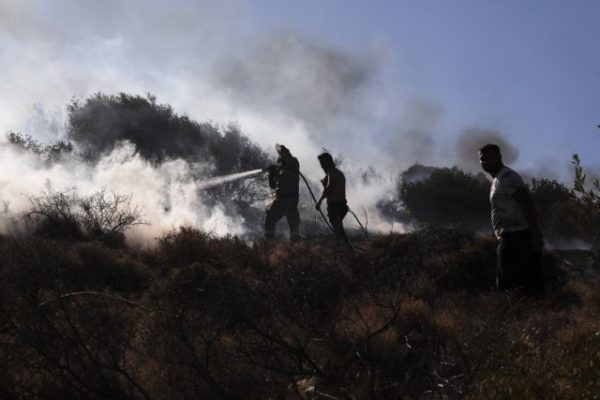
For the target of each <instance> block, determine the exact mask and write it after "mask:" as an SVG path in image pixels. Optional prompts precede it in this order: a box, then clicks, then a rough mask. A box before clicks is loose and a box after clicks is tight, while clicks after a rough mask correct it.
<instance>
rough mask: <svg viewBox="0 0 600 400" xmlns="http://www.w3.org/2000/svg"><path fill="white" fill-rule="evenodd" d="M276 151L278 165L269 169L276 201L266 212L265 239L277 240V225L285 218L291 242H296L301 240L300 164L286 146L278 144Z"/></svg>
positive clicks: (270, 182)
mask: <svg viewBox="0 0 600 400" xmlns="http://www.w3.org/2000/svg"><path fill="white" fill-rule="evenodd" d="M275 150H276V151H277V154H278V158H277V163H276V164H275V165H272V166H270V167H269V168H268V171H269V186H270V187H271V189H274V190H275V199H274V200H273V201H272V202H271V203H270V204H269V206H268V207H267V210H266V216H265V238H266V239H274V238H275V225H276V224H277V221H279V220H280V219H281V218H283V217H284V216H285V217H286V219H287V222H288V226H289V229H290V241H292V242H295V241H297V240H298V239H300V232H299V230H300V214H299V213H298V195H299V186H300V177H299V173H300V163H299V162H298V159H297V158H296V157H294V156H292V153H290V150H289V149H288V148H287V147H285V146H284V145H282V144H276V145H275Z"/></svg>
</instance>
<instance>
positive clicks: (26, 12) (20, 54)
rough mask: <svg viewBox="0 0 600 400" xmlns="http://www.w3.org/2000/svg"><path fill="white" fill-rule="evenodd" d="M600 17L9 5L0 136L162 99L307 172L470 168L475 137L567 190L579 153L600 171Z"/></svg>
mask: <svg viewBox="0 0 600 400" xmlns="http://www.w3.org/2000/svg"><path fill="white" fill-rule="evenodd" d="M598 21H600V2H599V1H591V0H590V1H583V0H582V1H562V0H544V1H542V0H538V1H475V0H472V1H469V0H454V1H441V0H440V1H432V0H420V1H416V0H414V1H408V0H406V1H391V0H390V1H384V0H379V1H343V0H326V1H323V0H321V1H308V0H305V1H302V2H292V1H276V0H256V1H251V0H226V1H208V0H203V1H172V0H171V1H157V0H151V1H141V0H129V1H116V0H108V1H100V0H97V1H93V0H85V1H78V0H57V1H52V2H48V1H42V0H24V1H17V0H0V72H1V73H2V85H0V132H1V133H4V132H6V131H8V130H13V131H21V132H23V133H29V134H31V135H32V136H34V137H39V138H44V139H52V138H53V137H56V136H57V135H58V136H59V135H60V134H61V133H62V132H63V131H64V114H65V113H64V108H65V105H66V104H67V103H69V101H70V100H71V98H73V97H78V98H85V97H86V96H89V95H90V94H93V93H95V92H98V91H102V92H105V93H118V92H119V91H125V92H128V93H132V94H144V93H146V92H151V93H153V94H154V95H156V96H157V99H158V101H159V102H162V103H169V104H171V105H173V107H174V109H175V111H176V112H178V113H181V114H188V115H190V117H192V118H194V119H197V120H199V121H205V120H211V121H213V122H217V123H228V122H230V121H237V122H238V123H239V124H240V126H241V128H242V130H243V131H244V132H246V133H247V134H249V135H250V136H251V138H253V139H254V140H256V141H258V142H259V143H260V144H261V145H263V146H265V147H268V146H270V145H271V144H272V143H275V142H283V143H287V144H288V147H291V148H292V149H294V148H295V149H297V153H298V154H299V156H300V157H305V158H306V159H307V160H308V159H309V157H310V158H312V157H313V156H314V153H315V152H316V151H318V149H320V148H321V147H327V148H328V149H330V150H331V151H333V152H334V153H336V154H343V155H344V156H346V158H347V160H348V162H349V164H356V165H359V166H366V165H372V166H374V167H376V168H378V169H379V170H380V171H382V173H384V174H387V173H390V174H392V173H394V171H397V170H398V169H399V168H402V167H405V166H407V165H410V164H411V163H413V162H421V163H424V164H433V165H453V164H455V163H458V164H459V165H465V166H467V164H469V161H468V160H465V159H464V158H462V159H461V158H460V157H459V156H458V155H457V154H458V153H460V149H458V150H457V149H456V144H457V142H458V140H459V138H460V137H462V136H463V132H464V131H465V130H467V129H471V131H473V129H475V130H476V131H481V132H482V135H484V134H485V132H490V131H493V132H496V133H497V134H499V135H500V136H501V137H502V138H504V140H505V141H506V142H507V143H510V144H511V145H513V146H514V147H516V148H517V149H518V157H516V159H515V160H513V162H514V166H516V167H517V168H521V169H523V170H524V171H527V173H529V174H533V175H536V174H537V175H548V176H550V177H559V176H560V177H562V178H563V179H568V173H569V161H570V159H571V154H573V153H579V154H580V156H581V158H582V160H583V163H584V165H586V166H588V167H590V168H594V169H600V158H599V157H598V156H597V154H596V153H597V151H598V149H600V130H599V129H598V128H597V125H598V124H600V107H599V105H600V45H599V44H598V43H599V42H600V41H599V40H598V38H600V23H599V22H598ZM467 154H468V153H467ZM463 157H464V156H463ZM475 157H476V154H474V155H473V158H474V159H475ZM470 167H471V168H474V167H473V165H472V164H470ZM475 168H476V166H475Z"/></svg>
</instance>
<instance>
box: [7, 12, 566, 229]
mask: <svg viewBox="0 0 600 400" xmlns="http://www.w3.org/2000/svg"><path fill="white" fill-rule="evenodd" d="M250 8H251V7H250V3H248V2H246V1H233V0H230V1H224V2H219V3H218V4H216V3H214V2H208V1H199V2H193V3H192V2H184V1H176V2H172V3H166V2H162V1H147V2H141V1H128V2H118V1H108V2H103V3H102V5H101V6H100V5H98V4H91V3H90V4H88V3H85V4H84V3H81V2H78V1H72V0H69V1H63V2H61V6H60V7H55V6H51V5H49V4H46V3H44V2H42V1H37V0H27V1H22V2H4V3H2V4H1V5H0V18H1V20H0V32H1V33H2V35H3V38H2V41H1V42H0V54H1V56H2V59H3V60H6V63H5V65H4V66H3V74H4V75H3V76H4V83H3V85H2V87H1V88H0V133H5V132H8V131H15V132H22V133H24V134H28V135H32V136H33V137H34V139H37V140H41V141H46V142H52V141H55V140H57V139H67V138H70V139H71V140H74V141H75V142H76V144H77V145H78V146H79V149H80V150H82V151H84V152H85V151H88V152H91V153H90V154H92V153H93V154H94V157H95V158H96V161H97V163H96V164H93V165H85V164H78V163H77V161H73V160H71V161H68V162H67V161H65V163H59V164H54V165H52V166H51V167H49V168H46V169H44V168H42V167H41V166H39V165H38V164H36V161H35V160H32V159H31V157H29V156H26V155H23V154H17V153H14V154H13V153H12V152H11V150H10V147H4V148H3V149H2V152H3V160H2V163H3V165H4V168H3V172H2V174H3V176H2V178H1V179H0V181H1V182H2V186H1V187H2V192H1V195H0V198H2V199H3V200H4V201H7V202H8V203H9V204H10V207H11V209H12V210H15V211H16V210H23V209H24V208H25V205H26V204H27V201H26V200H24V199H27V196H31V195H35V194H36V193H39V191H40V190H41V189H42V188H43V187H44V185H45V184H46V182H47V181H49V182H50V184H51V185H52V186H53V187H54V188H56V189H57V190H61V189H62V188H65V187H75V186H76V187H78V188H79V187H82V188H85V189H81V190H84V191H85V192H89V191H91V190H92V186H93V187H94V188H96V189H101V188H103V187H107V188H108V189H110V190H112V189H114V190H119V191H125V192H127V193H133V194H134V201H141V199H144V202H145V201H148V202H150V205H148V207H144V209H145V210H146V213H148V215H147V218H149V219H150V218H157V219H158V220H160V221H162V222H157V226H161V227H170V226H172V225H177V224H180V223H190V221H192V222H193V225H194V226H204V223H200V222H199V221H211V216H212V215H218V212H217V210H216V209H212V208H211V207H213V208H214V206H215V205H214V203H212V202H210V201H208V200H206V199H203V198H202V195H201V194H198V193H195V194H194V193H192V192H193V190H192V189H191V187H192V177H193V178H194V179H195V178H198V177H206V176H208V175H211V174H215V173H216V172H218V173H223V174H227V173H234V172H243V171H241V170H234V165H235V163H233V162H230V161H229V160H223V159H218V158H216V157H214V155H216V154H219V155H221V156H223V155H224V154H226V153H228V150H227V149H228V147H227V146H228V145H229V144H228V143H227V140H225V139H224V140H222V141H213V144H214V143H216V144H218V145H214V146H213V148H212V150H211V152H210V154H211V155H209V154H208V153H202V152H201V151H199V149H200V148H201V147H202V148H203V145H202V146H200V145H199V144H198V142H197V140H198V139H199V136H198V135H196V136H194V134H189V133H190V132H191V131H194V130H195V129H196V130H198V131H202V129H203V127H205V128H207V129H209V128H210V129H213V130H215V131H220V132H221V133H224V132H225V131H226V130H227V128H226V127H227V126H228V124H230V123H231V122H235V123H237V124H238V126H239V130H240V131H241V133H242V136H243V137H244V138H245V137H246V136H247V138H248V139H249V140H250V141H251V142H252V143H254V142H256V143H257V144H258V146H260V149H261V150H262V151H264V152H265V153H266V154H267V155H268V156H271V157H272V156H273V155H274V151H273V147H272V146H273V144H275V143H283V144H285V145H286V146H287V147H289V148H290V149H291V150H292V153H293V154H294V155H295V156H297V157H298V158H299V160H300V165H301V168H302V171H303V172H304V173H305V174H306V175H307V176H309V177H311V178H312V179H314V180H315V181H316V180H317V179H318V178H320V177H321V175H322V171H321V170H320V168H319V166H318V163H317V162H316V155H317V154H318V153H319V152H320V150H321V148H323V147H325V148H327V149H328V150H330V151H331V152H332V153H333V154H334V156H336V157H338V158H343V164H342V169H343V170H344V172H345V173H346V174H347V177H348V197H349V200H350V203H351V206H352V208H354V209H355V210H360V209H362V208H364V209H365V210H367V211H368V212H369V214H370V223H371V227H379V228H381V229H388V228H389V222H388V221H387V220H386V219H385V218H381V217H380V216H379V215H378V212H377V210H376V209H375V204H376V203H377V201H378V200H379V199H381V198H382V197H384V196H386V195H388V194H389V193H390V192H393V191H394V185H395V178H396V177H397V175H398V173H399V172H400V171H401V170H403V169H405V168H407V167H409V166H410V165H412V164H413V163H416V162H420V163H424V164H427V165H437V166H442V165H458V166H459V167H461V168H465V169H467V170H469V171H477V170H478V163H477V158H476V148H477V146H479V145H480V144H481V143H483V142H488V141H493V142H496V143H498V144H500V145H501V146H502V148H503V152H504V157H505V160H506V161H507V162H509V163H510V162H513V161H516V160H518V159H517V156H518V154H519V152H518V150H517V148H516V145H515V144H512V143H511V141H510V140H509V139H507V138H506V136H505V135H503V132H502V129H500V128H497V127H495V126H483V125H482V124H480V123H478V122H476V121H478V119H477V118H476V117H477V116H476V115H475V116H473V117H474V120H473V122H471V121H466V122H465V123H464V126H463V129H464V130H463V131H462V132H461V131H460V130H456V129H454V128H452V129H451V130H449V126H452V125H449V124H448V123H447V112H448V111H447V108H448V105H447V104H443V103H442V101H441V100H439V99H438V98H436V96H435V95H434V94H432V93H429V92H427V91H415V90H414V86H412V83H411V77H412V75H411V73H409V72H407V73H406V74H405V75H400V76H394V77H393V78H392V74H391V69H392V68H393V66H396V64H398V63H400V64H402V65H403V66H406V67H405V68H403V69H402V71H410V70H411V69H410V68H409V67H408V66H407V65H410V63H411V60H398V59H397V56H396V55H394V54H393V53H392V52H391V50H390V48H389V46H387V45H386V42H385V41H376V40H373V41H369V42H367V43H362V44H361V45H360V46H343V45H340V44H336V43H333V42H332V41H329V40H327V39H324V38H321V37H319V36H311V35H307V34H304V33H300V32H299V31H297V30H295V29H293V28H287V27H279V28H273V27H271V28H269V29H264V30H263V29H261V30H259V29H257V28H256V27H255V26H254V25H252V22H253V18H255V17H253V16H252V13H251V11H250ZM99 92H102V93H106V94H107V95H113V94H117V93H120V92H125V93H129V94H132V95H140V94H144V93H148V92H149V93H152V94H154V95H156V96H157V98H158V102H159V104H168V107H172V111H173V112H174V113H178V114H179V115H180V116H182V117H185V118H187V121H188V123H187V125H186V124H182V125H180V126H179V127H174V126H173V125H169V124H170V123H172V122H173V120H172V119H171V120H169V118H168V115H167V118H166V119H165V121H163V122H165V123H164V125H160V124H155V127H156V129H155V131H153V133H152V134H151V135H147V132H146V131H136V123H137V122H136V121H144V118H145V117H144V115H143V112H140V113H137V114H136V113H135V112H134V113H132V114H129V115H128V116H127V117H125V118H121V117H120V116H115V115H110V114H106V113H104V114H103V112H102V110H98V109H93V107H88V108H81V109H80V110H79V111H82V110H83V111H86V112H90V114H89V115H88V116H89V118H87V117H86V115H83V114H79V115H76V116H75V118H73V115H69V112H68V110H67V109H66V108H65V106H66V105H68V104H72V103H71V100H72V99H73V98H74V101H75V102H85V101H86V99H91V98H92V97H93V95H94V94H95V93H99ZM92 111H93V112H92ZM167 114H168V113H167ZM70 117H71V118H70ZM86 118H87V119H86ZM81 121H84V122H86V123H95V124H96V125H97V126H95V127H94V129H92V131H94V132H96V133H99V135H96V136H85V135H87V134H88V133H89V132H91V131H88V130H85V129H81V130H80V131H79V132H80V133H81V135H84V136H85V137H83V136H81V135H80V136H73V135H71V136H70V137H69V132H70V131H69V130H70V129H72V127H73V124H74V123H77V122H81ZM94 121H95V122H94ZM169 121H170V122H169ZM177 121H179V122H181V121H182V120H181V119H180V120H177ZM177 121H176V122H177ZM207 121H208V122H207ZM179 122H178V123H179ZM146 123H147V125H148V126H150V123H148V121H146ZM102 124H106V125H105V126H101V125H102ZM84 125H85V124H84ZM184 125H185V126H184ZM88 126H89V124H88ZM124 127H125V128H124ZM472 127H475V128H472ZM210 129H209V130H210ZM167 130H168V131H169V132H171V133H172V134H171V136H170V137H168V138H166V137H161V132H162V131H167ZM116 132H121V133H119V134H117V133H116ZM123 132H125V133H123ZM173 132H176V134H173ZM2 136H3V135H2ZM209 136H210V135H209ZM238 139H239V137H238ZM0 140H4V137H2V139H0ZM122 140H126V141H128V142H129V143H121V141H122ZM202 140H205V139H202ZM202 140H200V141H202ZM134 146H135V147H134ZM225 158H226V157H225ZM564 158H565V159H567V160H568V158H569V154H565V155H564ZM263 160H264V159H263ZM255 161H256V160H255ZM110 162H113V163H114V164H109V163H110ZM9 164H10V165H9ZM566 164H568V161H567V162H566ZM100 166H102V169H99V168H100ZM226 166H227V167H226ZM238 166H239V165H238ZM238 166H235V168H237V167H238ZM255 167H257V165H256V163H254V164H252V165H248V168H249V169H252V168H255ZM228 168H229V169H228ZM242 169H243V168H242ZM370 169H372V170H374V171H375V173H374V174H373V175H372V177H371V179H369V180H364V179H362V176H363V174H364V171H368V170H370ZM107 171H113V172H107ZM125 171H129V172H125ZM134 171H135V172H134ZM19 172H20V174H19ZM546 172H548V171H546ZM12 174H16V175H12ZM137 174H140V177H146V178H147V180H146V178H141V179H137V180H136V179H135V178H133V177H135V176H137ZM21 175H22V176H24V177H25V179H19V178H21ZM127 176H129V177H132V178H131V179H132V181H131V182H124V181H123V179H125V177H127ZM110 177H112V178H110ZM25 182H27V183H25ZM177 196H181V197H180V198H179V197H177ZM167 199H168V200H167ZM163 203H165V204H169V205H170V206H167V207H163V208H164V209H167V210H168V211H160V209H161V208H160V207H161V205H162V204H163ZM205 203H209V204H210V205H208V206H207V205H206V204H205ZM175 204H177V205H178V206H177V207H179V210H174V205H175ZM202 204H205V206H204V207H203V206H202ZM207 207H208V208H207ZM221 207H225V206H221ZM150 210H154V211H150ZM221 211H222V214H223V215H230V216H231V218H233V219H232V221H228V222H226V223H223V225H222V226H220V227H218V228H216V230H217V231H218V232H221V233H224V232H231V233H237V232H240V229H238V226H239V222H240V221H239V218H240V216H239V215H237V214H236V213H229V214H228V213H227V212H226V211H225V210H224V209H221ZM194 221H195V222H194ZM199 223H200V225H198V224H199ZM207 224H208V225H210V226H212V225H215V224H213V223H212V222H211V223H208V222H207ZM216 225H218V224H216ZM216 225H215V226H216ZM140 229H141V228H140Z"/></svg>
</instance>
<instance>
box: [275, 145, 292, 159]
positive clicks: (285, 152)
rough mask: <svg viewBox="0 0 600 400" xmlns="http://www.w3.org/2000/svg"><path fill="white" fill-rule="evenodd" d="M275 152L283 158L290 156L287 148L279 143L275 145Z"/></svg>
mask: <svg viewBox="0 0 600 400" xmlns="http://www.w3.org/2000/svg"><path fill="white" fill-rule="evenodd" d="M275 150H276V151H277V154H279V155H280V156H283V157H285V156H290V155H292V153H290V150H289V149H288V148H287V147H285V146H284V145H282V144H279V143H277V144H276V145H275Z"/></svg>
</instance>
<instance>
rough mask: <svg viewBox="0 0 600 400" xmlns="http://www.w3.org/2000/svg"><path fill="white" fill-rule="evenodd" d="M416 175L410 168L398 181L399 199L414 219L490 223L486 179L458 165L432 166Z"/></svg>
mask: <svg viewBox="0 0 600 400" xmlns="http://www.w3.org/2000/svg"><path fill="white" fill-rule="evenodd" d="M426 172H427V174H424V175H423V177H422V178H421V177H420V176H419V179H417V178H416V177H415V176H414V175H415V174H414V173H410V169H409V170H407V171H405V172H404V173H403V174H402V177H401V179H400V181H399V183H398V199H399V200H400V201H401V202H402V204H403V205H404V207H405V209H406V211H407V212H408V213H409V214H410V215H411V216H412V217H413V218H414V219H416V220H417V221H420V222H428V223H437V224H443V225H461V226H465V227H468V228H472V229H481V228H483V227H486V228H487V227H489V181H488V180H487V179H486V178H485V177H484V176H483V175H482V174H479V175H472V174H469V173H465V172H463V171H461V170H459V169H458V168H433V169H432V170H431V171H429V170H428V171H426Z"/></svg>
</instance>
